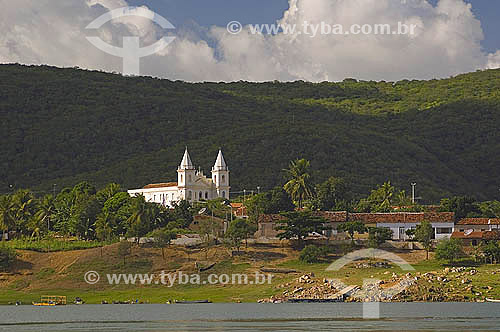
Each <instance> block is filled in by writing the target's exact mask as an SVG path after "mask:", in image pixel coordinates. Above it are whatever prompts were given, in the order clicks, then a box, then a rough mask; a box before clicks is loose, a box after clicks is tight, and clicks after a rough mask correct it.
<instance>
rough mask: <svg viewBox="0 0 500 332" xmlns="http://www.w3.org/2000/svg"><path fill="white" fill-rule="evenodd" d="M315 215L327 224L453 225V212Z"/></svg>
mask: <svg viewBox="0 0 500 332" xmlns="http://www.w3.org/2000/svg"><path fill="white" fill-rule="evenodd" d="M315 214H316V215H318V216H321V217H323V218H325V219H326V220H327V221H328V222H345V221H346V220H347V217H349V221H361V222H362V223H365V224H376V223H420V222H422V221H424V220H428V221H430V222H447V223H453V221H454V213H453V212H395V213H349V214H347V212H346V211H338V212H330V211H318V212H315ZM283 219H284V217H283V216H281V215H279V214H277V215H274V214H273V215H262V216H261V217H260V219H259V222H276V221H279V220H283Z"/></svg>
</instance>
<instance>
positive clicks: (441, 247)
mask: <svg viewBox="0 0 500 332" xmlns="http://www.w3.org/2000/svg"><path fill="white" fill-rule="evenodd" d="M462 255H463V247H462V241H461V240H459V239H446V240H442V241H440V242H439V243H438V245H437V247H436V258H437V259H443V260H447V261H449V262H453V261H456V260H457V259H458V258H460V257H461V256H462Z"/></svg>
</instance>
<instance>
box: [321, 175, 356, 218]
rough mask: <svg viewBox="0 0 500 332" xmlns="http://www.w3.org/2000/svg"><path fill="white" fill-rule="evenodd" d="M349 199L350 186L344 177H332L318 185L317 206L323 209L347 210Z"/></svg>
mask: <svg viewBox="0 0 500 332" xmlns="http://www.w3.org/2000/svg"><path fill="white" fill-rule="evenodd" d="M349 200H350V194H349V188H348V186H347V184H346V182H345V181H344V179H342V178H336V177H330V178H329V179H328V180H326V181H325V182H323V183H321V184H319V185H317V186H316V202H317V208H319V209H320V210H322V211H340V210H343V211H345V210H347V205H348V202H349Z"/></svg>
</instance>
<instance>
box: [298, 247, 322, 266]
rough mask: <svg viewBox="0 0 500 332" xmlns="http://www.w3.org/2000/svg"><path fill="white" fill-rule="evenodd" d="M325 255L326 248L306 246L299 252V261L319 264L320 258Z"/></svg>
mask: <svg viewBox="0 0 500 332" xmlns="http://www.w3.org/2000/svg"><path fill="white" fill-rule="evenodd" d="M327 254H328V248H327V247H321V248H319V247H317V246H315V245H308V246H306V247H305V248H304V249H302V251H301V252H300V255H299V259H300V260H301V261H302V262H306V263H316V262H319V260H320V258H323V257H325V256H326V255H327Z"/></svg>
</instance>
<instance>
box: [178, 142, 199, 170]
mask: <svg viewBox="0 0 500 332" xmlns="http://www.w3.org/2000/svg"><path fill="white" fill-rule="evenodd" d="M179 169H195V168H194V166H193V162H192V161H191V157H190V156H189V152H188V148H187V146H186V151H184V157H183V158H182V161H181V164H180V165H179Z"/></svg>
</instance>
